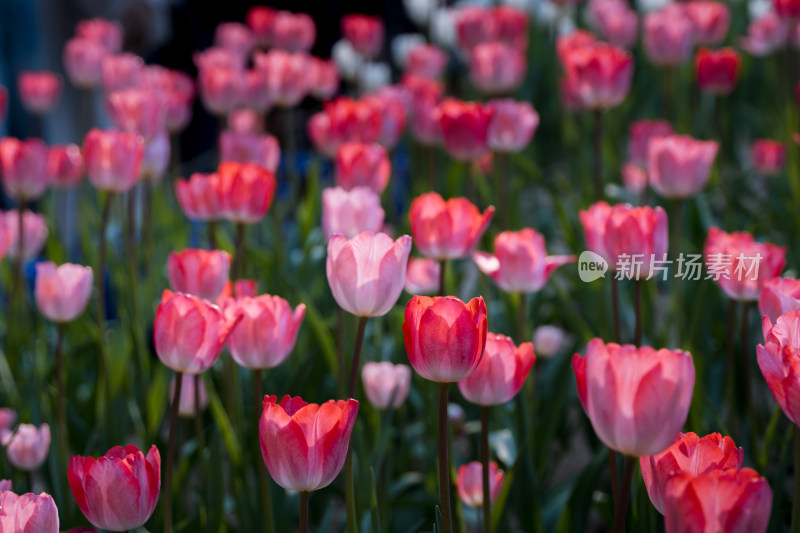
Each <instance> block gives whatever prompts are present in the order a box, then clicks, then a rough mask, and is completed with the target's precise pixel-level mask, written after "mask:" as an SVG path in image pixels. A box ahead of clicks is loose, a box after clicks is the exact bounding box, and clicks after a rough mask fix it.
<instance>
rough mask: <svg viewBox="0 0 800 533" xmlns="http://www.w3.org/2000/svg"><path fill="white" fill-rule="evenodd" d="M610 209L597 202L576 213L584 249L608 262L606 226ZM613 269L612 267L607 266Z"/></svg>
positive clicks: (605, 204)
mask: <svg viewBox="0 0 800 533" xmlns="http://www.w3.org/2000/svg"><path fill="white" fill-rule="evenodd" d="M611 211H612V208H611V206H610V205H608V204H607V203H606V202H597V203H594V204H592V205H590V206H589V209H586V210H584V211H581V212H579V213H578V218H579V219H580V221H581V225H582V226H583V235H584V240H585V241H586V248H587V249H588V250H590V251H592V252H594V253H596V254H598V255H599V256H601V257H603V258H605V259H606V260H608V250H607V249H606V224H607V223H608V217H609V216H610V215H611ZM609 266H611V267H613V266H614V265H609Z"/></svg>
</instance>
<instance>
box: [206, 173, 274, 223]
mask: <svg viewBox="0 0 800 533" xmlns="http://www.w3.org/2000/svg"><path fill="white" fill-rule="evenodd" d="M217 176H218V182H217V186H218V187H219V188H218V190H217V194H218V195H219V204H220V209H221V212H222V216H223V217H224V218H226V219H228V220H232V221H234V222H238V223H241V224H255V223H256V222H258V221H259V220H261V219H262V218H264V216H265V215H266V214H267V210H269V207H270V205H272V198H273V196H274V195H275V188H276V187H277V182H276V181H275V175H274V173H272V172H270V171H269V170H267V169H265V168H263V167H260V166H258V165H256V164H253V163H241V164H240V163H228V162H226V163H221V164H220V165H219V167H218V169H217Z"/></svg>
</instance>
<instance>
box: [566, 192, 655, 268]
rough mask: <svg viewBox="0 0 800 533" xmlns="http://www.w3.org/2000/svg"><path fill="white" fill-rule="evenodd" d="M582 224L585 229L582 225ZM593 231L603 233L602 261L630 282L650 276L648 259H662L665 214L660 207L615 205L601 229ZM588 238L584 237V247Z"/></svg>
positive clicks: (650, 265) (649, 261)
mask: <svg viewBox="0 0 800 533" xmlns="http://www.w3.org/2000/svg"><path fill="white" fill-rule="evenodd" d="M581 221H582V222H583V218H582V220H581ZM583 224H584V228H585V227H586V222H583ZM593 231H602V232H603V236H602V237H603V240H604V242H603V245H602V247H601V248H599V249H600V250H602V251H605V253H606V254H607V255H605V256H604V257H606V259H607V260H608V262H609V267H610V268H611V269H612V270H618V271H620V272H622V273H624V274H625V276H626V277H628V278H633V279H644V278H646V277H648V276H649V275H650V274H651V273H652V272H653V266H654V264H653V261H652V260H651V259H658V260H661V259H663V258H664V257H665V256H666V253H667V247H668V245H669V238H668V230H667V214H666V212H665V211H664V210H663V209H662V208H661V207H656V208H655V209H653V208H652V207H650V206H644V207H633V206H631V205H629V204H619V205H615V206H613V207H612V208H611V210H610V212H609V213H608V218H607V220H606V223H605V227H604V228H602V229H601V228H595V229H594V230H593ZM592 238H593V237H589V235H588V234H587V243H588V242H589V241H590V240H592ZM590 249H592V250H593V251H597V250H594V249H593V248H591V247H590ZM597 253H600V251H597ZM600 255H603V254H602V253H600ZM626 259H630V260H629V261H627V260H626ZM640 262H641V264H640Z"/></svg>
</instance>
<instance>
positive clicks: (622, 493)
mask: <svg viewBox="0 0 800 533" xmlns="http://www.w3.org/2000/svg"><path fill="white" fill-rule="evenodd" d="M635 467H636V458H635V457H631V456H629V455H626V456H625V466H624V467H623V469H622V486H621V487H620V490H619V499H617V501H616V504H615V505H614V528H613V529H612V531H613V533H624V531H625V516H626V515H627V514H628V500H629V499H630V496H631V482H632V481H633V470H634V468H635Z"/></svg>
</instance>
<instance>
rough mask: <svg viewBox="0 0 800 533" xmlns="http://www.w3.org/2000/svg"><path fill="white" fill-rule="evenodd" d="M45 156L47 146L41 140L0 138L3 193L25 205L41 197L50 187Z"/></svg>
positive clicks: (0, 167)
mask: <svg viewBox="0 0 800 533" xmlns="http://www.w3.org/2000/svg"><path fill="white" fill-rule="evenodd" d="M47 155H48V150H47V146H46V145H45V144H44V141H42V140H41V139H28V140H25V141H20V140H18V139H15V138H13V137H4V138H2V139H0V171H2V172H1V173H0V174H1V175H2V178H3V190H4V191H5V193H6V194H7V195H9V196H11V197H12V198H16V199H19V200H22V201H26V202H27V201H31V200H36V199H37V198H39V197H41V196H42V195H43V194H44V192H45V190H47V186H48V185H49V184H50V179H49V175H48V173H47Z"/></svg>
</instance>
